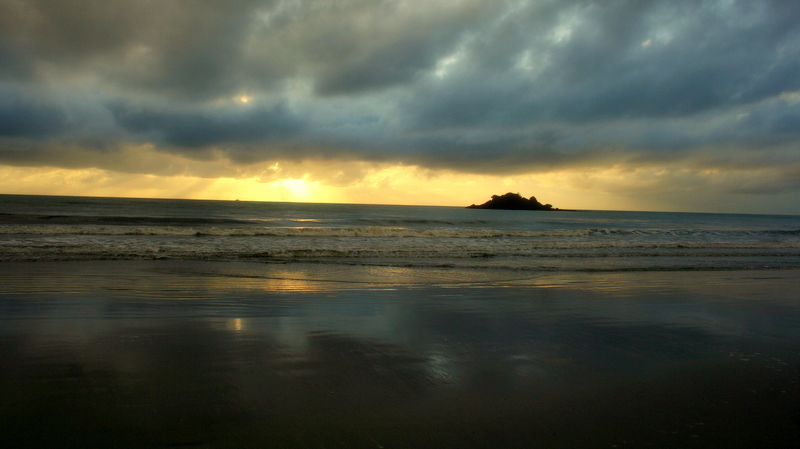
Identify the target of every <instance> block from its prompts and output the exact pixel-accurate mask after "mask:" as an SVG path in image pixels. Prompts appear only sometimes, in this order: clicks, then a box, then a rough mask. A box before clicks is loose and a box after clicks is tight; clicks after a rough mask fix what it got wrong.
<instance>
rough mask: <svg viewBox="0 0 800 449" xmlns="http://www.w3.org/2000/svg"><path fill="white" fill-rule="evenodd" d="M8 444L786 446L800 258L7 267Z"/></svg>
mask: <svg viewBox="0 0 800 449" xmlns="http://www.w3.org/2000/svg"><path fill="white" fill-rule="evenodd" d="M0 269H1V270H0V354H2V358H0V435H2V439H3V441H4V446H7V447H42V448H44V447H47V448H56V447H57V448H88V447H115V448H125V447H148V448H150V447H154V448H158V447H198V448H206V447H208V448H228V447H270V448H280V447H291V448H293V447H309V448H351V447H356V448H360V447H365V448H366V447H372V448H381V447H382V448H387V449H388V448H470V447H493V448H501V447H520V448H532V447H573V448H577V447H586V448H603V447H609V448H610V447H620V448H631V447H726V448H733V447H742V448H755V447H770V448H775V447H796V446H797V445H798V444H800V430H799V428H798V426H800V389H798V376H800V298H799V296H800V295H798V293H797V286H798V285H800V272H798V271H788V270H787V271H760V272H741V271H728V272H659V273H566V274H564V273H561V274H558V273H552V274H548V273H544V274H538V275H535V276H532V277H528V278H525V279H520V278H519V275H518V274H514V273H496V272H469V271H455V270H447V269H441V270H432V269H426V270H422V269H401V268H374V267H372V268H368V267H345V266H326V265H317V266H314V265H307V266H301V265H297V266H293V265H263V264H236V263H211V262H209V263H189V262H168V261H164V262H161V261H158V262H157V261H150V262H113V261H112V262H81V263H14V264H2V265H0Z"/></svg>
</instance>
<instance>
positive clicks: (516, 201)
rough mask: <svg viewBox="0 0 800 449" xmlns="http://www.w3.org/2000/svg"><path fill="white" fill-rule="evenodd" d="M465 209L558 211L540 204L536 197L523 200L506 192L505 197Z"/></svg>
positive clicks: (549, 205)
mask: <svg viewBox="0 0 800 449" xmlns="http://www.w3.org/2000/svg"><path fill="white" fill-rule="evenodd" d="M467 209H504V210H559V209H558V208H557V207H553V206H552V205H551V204H542V203H540V202H539V201H537V200H536V197H534V196H532V197H530V198H525V197H524V196H522V195H520V194H519V193H511V192H508V193H506V194H505V195H492V199H490V200H489V201H487V202H485V203H483V204H481V205H476V204H473V205H471V206H467Z"/></svg>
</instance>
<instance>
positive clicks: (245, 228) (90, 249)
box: [0, 196, 800, 271]
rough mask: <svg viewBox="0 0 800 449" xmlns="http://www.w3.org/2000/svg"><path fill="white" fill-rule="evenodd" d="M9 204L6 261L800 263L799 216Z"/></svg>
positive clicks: (592, 267) (543, 266)
mask: <svg viewBox="0 0 800 449" xmlns="http://www.w3.org/2000/svg"><path fill="white" fill-rule="evenodd" d="M8 198H9V197H6V199H8ZM0 199H3V198H2V196H0ZM10 200H11V201H6V202H5V203H3V202H0V261H4V262H13V261H81V260H139V259H167V260H218V261H254V262H266V263H315V264H319V263H323V264H350V265H352V264H359V265H381V266H399V267H432V266H435V267H450V266H452V267H462V268H476V269H511V270H522V271H553V270H556V271H558V270H566V271H602V270H606V271H617V270H714V269H758V270H765V269H780V268H800V217H790V216H789V217H787V216H745V215H715V214H676V213H646V212H602V211H587V212H528V211H512V212H509V211H483V210H464V209H460V208H435V207H427V208H424V207H415V206H365V205H327V204H325V205H323V204H320V205H313V204H312V205H309V204H291V203H238V202H200V201H195V202H193V201H188V200H183V201H181V200H130V199H98V198H91V199H82V198H70V197H63V198H53V197H34V196H29V197H24V196H17V197H10Z"/></svg>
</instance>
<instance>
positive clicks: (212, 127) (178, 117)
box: [109, 104, 303, 147]
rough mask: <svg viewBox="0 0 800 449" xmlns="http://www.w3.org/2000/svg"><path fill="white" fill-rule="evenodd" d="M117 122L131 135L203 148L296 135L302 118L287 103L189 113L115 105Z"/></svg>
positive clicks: (197, 110) (190, 111) (176, 144)
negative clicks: (141, 134)
mask: <svg viewBox="0 0 800 449" xmlns="http://www.w3.org/2000/svg"><path fill="white" fill-rule="evenodd" d="M109 109H110V110H111V111H112V113H113V114H114V117H115V118H116V120H117V122H118V123H119V124H120V125H121V126H122V127H124V128H125V129H126V130H128V131H130V132H131V133H134V134H136V133H143V134H145V135H147V136H149V137H151V138H154V139H155V140H156V141H157V142H159V143H164V144H167V145H175V146H179V147H204V146H209V145H216V144H220V143H252V142H268V141H270V140H274V139H278V138H281V137H291V136H292V135H296V134H297V133H299V132H300V131H301V130H302V128H303V123H302V121H301V119H300V118H299V117H297V116H295V115H294V114H293V113H292V112H291V111H289V110H288V108H287V107H286V105H285V104H278V105H276V106H273V107H263V106H257V107H253V108H247V109H244V110H243V109H241V108H239V109H233V108H231V109H227V110H220V109H219V108H214V109H210V110H202V109H191V110H188V111H171V110H153V109H144V108H137V107H131V106H130V105H127V104H112V105H111V106H109Z"/></svg>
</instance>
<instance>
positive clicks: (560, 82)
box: [0, 0, 800, 190]
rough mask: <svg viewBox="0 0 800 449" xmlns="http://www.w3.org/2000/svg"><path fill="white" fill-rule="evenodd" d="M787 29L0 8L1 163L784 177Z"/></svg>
mask: <svg viewBox="0 0 800 449" xmlns="http://www.w3.org/2000/svg"><path fill="white" fill-rule="evenodd" d="M798 23H800V3H798V2H790V1H778V0H753V1H736V0H725V1H723V0H719V1H699V0H675V1H622V0H617V1H611V0H609V1H589V0H562V1H554V0H553V1H550V0H538V1H536V0H530V1H524V0H518V1H514V0H507V1H498V2H483V1H477V0H461V1H458V0H452V1H438V2H427V1H412V0H407V1H399V0H397V1H395V0H384V1H373V0H346V1H339V2H327V1H312V0H274V1H267V0H247V1H235V2H215V1H200V0H197V1H188V0H186V1H183V0H176V1H171V2H161V1H154V0H152V1H151V0H121V1H117V2H113V4H112V3H108V2H98V1H90V0H74V1H70V2H54V1H46V0H24V1H19V0H0V81H2V82H3V83H4V84H3V85H4V86H6V87H4V88H3V89H0V99H2V104H0V119H2V122H0V134H2V137H3V138H4V140H3V141H2V144H3V145H5V146H6V148H5V149H4V150H3V151H2V152H0V158H3V160H5V161H7V162H8V161H9V159H8V158H7V157H6V156H3V155H10V154H12V153H13V159H14V161H15V162H14V163H22V162H21V161H22V160H24V159H25V154H24V146H25V145H26V142H29V141H34V140H35V141H41V140H49V141H51V143H53V145H55V144H57V143H59V142H61V143H63V144H64V145H88V147H89V148H90V149H91V148H95V149H97V152H98V154H99V153H103V157H105V158H108V157H111V156H109V154H110V153H113V151H111V150H107V151H106V150H103V151H100V150H101V149H103V148H116V147H118V146H119V145H120V144H124V143H126V142H128V143H143V142H151V143H153V144H155V145H156V151H163V152H169V153H180V154H186V155H197V154H199V153H200V152H202V151H201V150H208V149H209V148H211V147H214V149H215V151H218V152H219V154H223V155H225V156H227V157H228V158H229V159H230V160H232V161H234V162H238V163H243V164H244V163H252V162H258V161H266V160H271V159H272V158H275V157H282V158H288V159H293V160H296V161H302V160H304V159H308V158H314V157H320V156H321V155H323V156H324V157H332V158H337V159H341V160H348V159H349V160H367V161H387V162H398V163H405V164H418V165H423V166H425V167H430V168H448V169H453V170H457V171H463V172H473V173H474V172H481V173H495V174H504V173H522V172H532V171H545V170H548V169H553V168H557V167H561V168H563V167H568V166H584V167H589V166H598V165H605V166H611V165H617V164H628V163H661V162H665V161H667V162H671V163H679V162H681V161H685V163H686V164H688V165H691V164H699V162H698V161H700V160H702V161H705V162H704V163H705V164H711V162H709V161H717V163H719V164H721V165H719V166H717V168H723V169H724V168H726V167H742V166H744V165H752V166H758V167H764V166H772V167H773V168H776V167H786V166H789V165H792V164H796V163H800V151H798V145H800V136H798V132H797V131H796V130H797V129H798V126H797V125H798V124H800V123H799V122H800V112H798V108H800V106H799V105H800V96H799V94H798V92H800V25H798ZM26 92H27V93H26ZM31 92H33V93H36V95H33V94H30V93H31ZM242 95H246V96H248V97H250V98H251V99H252V101H251V102H249V103H248V104H242V103H239V102H236V101H235V100H234V98H236V97H240V96H242ZM298 142H301V143H298ZM31 145H32V144H31ZM11 147H13V152H10V150H9V148H11ZM48 148H50V147H48ZM109 152H110V153H109ZM34 153H35V151H31V154H30V157H29V162H28V163H30V164H38V163H47V161H42V160H41V158H42V155H41V154H39V155H38V156H34ZM86 154H87V155H89V154H91V151H89V152H88V153H86ZM698 155H699V156H698ZM8 157H10V156H8ZM87 157H88V156H87ZM193 157H194V156H193ZM637 161H638V162H637ZM86 162H87V163H89V161H88V160H87V161H86ZM54 163H56V162H54ZM697 168H703V169H705V168H707V167H706V166H703V167H700V165H697ZM790 178H791V176H787V179H790ZM754 182H755V184H757V182H756V181H754ZM764 182H765V184H764V185H765V186H767V184H769V183H774V180H769V183H767V181H766V180H765V181H764ZM787 182H788V181H787ZM755 184H754V187H753V189H755V190H757V189H758V186H757V185H755ZM769 185H773V184H769ZM770 188H772V187H770ZM792 188H794V187H792Z"/></svg>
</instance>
